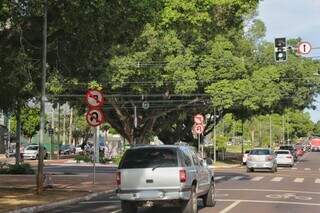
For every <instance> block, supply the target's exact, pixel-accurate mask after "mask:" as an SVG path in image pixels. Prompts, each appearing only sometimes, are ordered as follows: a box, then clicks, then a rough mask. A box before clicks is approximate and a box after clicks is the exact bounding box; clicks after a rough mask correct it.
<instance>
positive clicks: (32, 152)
mask: <svg viewBox="0 0 320 213" xmlns="http://www.w3.org/2000/svg"><path fill="white" fill-rule="evenodd" d="M38 148H39V146H38V145H37V144H34V145H33V144H31V145H29V146H27V147H26V148H25V149H24V152H23V158H24V159H25V160H28V159H31V160H32V159H34V160H37V159H38V158H39V152H38ZM43 148H44V159H47V158H48V152H47V149H46V147H43Z"/></svg>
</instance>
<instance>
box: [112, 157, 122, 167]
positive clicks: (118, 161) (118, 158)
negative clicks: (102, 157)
mask: <svg viewBox="0 0 320 213" xmlns="http://www.w3.org/2000/svg"><path fill="white" fill-rule="evenodd" d="M121 158H122V155H117V156H116V157H113V158H112V162H113V163H114V164H117V165H119V163H120V161H121Z"/></svg>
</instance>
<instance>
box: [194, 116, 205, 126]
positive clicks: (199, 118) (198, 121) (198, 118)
mask: <svg viewBox="0 0 320 213" xmlns="http://www.w3.org/2000/svg"><path fill="white" fill-rule="evenodd" d="M193 121H194V122H195V123H196V124H203V121H204V117H203V115H201V114H196V115H195V116H194V117H193Z"/></svg>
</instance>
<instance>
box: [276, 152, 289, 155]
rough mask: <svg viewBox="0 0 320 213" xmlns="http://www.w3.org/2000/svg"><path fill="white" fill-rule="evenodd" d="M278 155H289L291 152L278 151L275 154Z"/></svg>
mask: <svg viewBox="0 0 320 213" xmlns="http://www.w3.org/2000/svg"><path fill="white" fill-rule="evenodd" d="M275 153H276V154H277V155H288V154H289V151H276V152H275Z"/></svg>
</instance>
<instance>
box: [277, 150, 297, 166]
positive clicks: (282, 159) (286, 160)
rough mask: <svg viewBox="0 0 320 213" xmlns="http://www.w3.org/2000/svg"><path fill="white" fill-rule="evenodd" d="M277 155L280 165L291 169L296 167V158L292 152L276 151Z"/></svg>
mask: <svg viewBox="0 0 320 213" xmlns="http://www.w3.org/2000/svg"><path fill="white" fill-rule="evenodd" d="M275 154H276V161H277V164H278V165H286V166H290V167H292V166H293V165H294V157H293V156H292V154H291V152H290V150H276V151H275Z"/></svg>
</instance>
